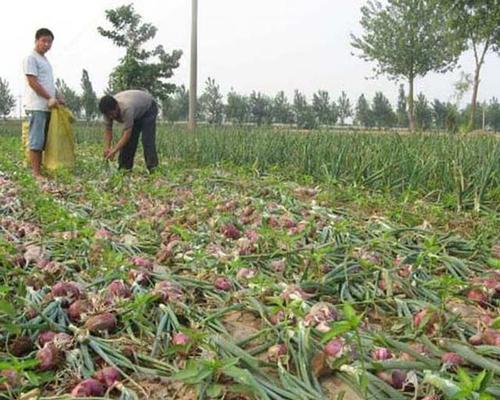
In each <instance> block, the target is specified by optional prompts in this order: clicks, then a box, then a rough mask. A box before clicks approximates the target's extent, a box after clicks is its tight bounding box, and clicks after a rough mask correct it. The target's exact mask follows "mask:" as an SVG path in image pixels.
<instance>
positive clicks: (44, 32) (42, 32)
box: [35, 28, 54, 40]
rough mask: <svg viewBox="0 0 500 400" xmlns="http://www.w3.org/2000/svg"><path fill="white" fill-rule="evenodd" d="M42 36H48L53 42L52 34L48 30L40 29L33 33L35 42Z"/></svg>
mask: <svg viewBox="0 0 500 400" xmlns="http://www.w3.org/2000/svg"><path fill="white" fill-rule="evenodd" d="M42 36H50V37H51V38H52V40H54V34H53V33H52V31H51V30H50V29H47V28H40V29H38V30H37V31H36V33H35V40H38V39H40V38H41V37H42Z"/></svg>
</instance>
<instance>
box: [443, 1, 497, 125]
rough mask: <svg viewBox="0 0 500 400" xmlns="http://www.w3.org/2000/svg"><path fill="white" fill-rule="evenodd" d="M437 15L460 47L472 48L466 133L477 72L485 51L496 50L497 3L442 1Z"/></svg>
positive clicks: (473, 108) (474, 103)
mask: <svg viewBox="0 0 500 400" xmlns="http://www.w3.org/2000/svg"><path fill="white" fill-rule="evenodd" d="M439 3H440V7H441V12H443V13H446V16H447V18H448V24H449V26H450V27H451V28H452V29H453V30H454V33H455V35H456V36H457V37H459V38H461V40H462V45H463V46H465V47H467V48H472V50H473V53H474V61H475V69H474V76H473V81H472V99H471V108H470V119H469V127H468V129H469V130H473V129H474V128H475V126H476V122H475V118H476V109H477V94H478V89H479V82H480V74H481V68H482V66H483V64H484V58H485V56H486V54H487V53H488V51H496V52H498V51H499V48H500V40H499V38H500V3H499V2H498V0H443V1H441V2H439Z"/></svg>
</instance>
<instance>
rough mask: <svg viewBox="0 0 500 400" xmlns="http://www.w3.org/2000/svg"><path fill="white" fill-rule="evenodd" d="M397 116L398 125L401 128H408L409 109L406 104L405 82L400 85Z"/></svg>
mask: <svg viewBox="0 0 500 400" xmlns="http://www.w3.org/2000/svg"><path fill="white" fill-rule="evenodd" d="M396 116H397V119H398V126H399V127H400V128H408V110H407V106H406V94H405V86H404V85H403V84H400V85H399V93H398V107H397V110H396Z"/></svg>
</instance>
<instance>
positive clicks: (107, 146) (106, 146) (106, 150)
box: [104, 127, 113, 157]
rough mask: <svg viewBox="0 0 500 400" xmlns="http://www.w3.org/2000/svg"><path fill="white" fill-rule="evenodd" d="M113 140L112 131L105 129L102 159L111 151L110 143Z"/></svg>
mask: <svg viewBox="0 0 500 400" xmlns="http://www.w3.org/2000/svg"><path fill="white" fill-rule="evenodd" d="M112 140H113V131H112V129H109V128H108V127H106V128H105V129H104V157H107V156H108V154H109V152H110V150H111V141H112Z"/></svg>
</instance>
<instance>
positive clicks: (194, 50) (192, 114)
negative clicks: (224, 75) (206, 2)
mask: <svg viewBox="0 0 500 400" xmlns="http://www.w3.org/2000/svg"><path fill="white" fill-rule="evenodd" d="M197 62H198V0H192V2H191V74H190V75H191V76H190V83H189V121H188V129H189V130H190V131H194V130H195V129H196V98H197V96H196V80H197Z"/></svg>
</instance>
